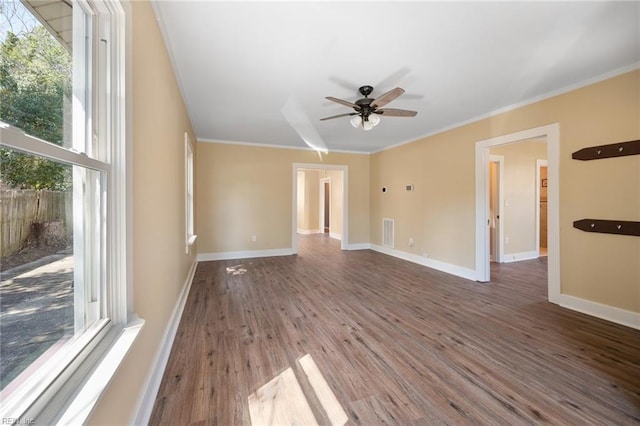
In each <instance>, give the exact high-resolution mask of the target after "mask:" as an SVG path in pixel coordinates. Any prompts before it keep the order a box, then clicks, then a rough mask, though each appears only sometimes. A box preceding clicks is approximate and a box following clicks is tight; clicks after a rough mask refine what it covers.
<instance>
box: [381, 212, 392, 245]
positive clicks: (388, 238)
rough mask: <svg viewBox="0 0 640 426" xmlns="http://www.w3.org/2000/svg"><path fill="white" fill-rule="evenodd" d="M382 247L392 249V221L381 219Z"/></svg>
mask: <svg viewBox="0 0 640 426" xmlns="http://www.w3.org/2000/svg"><path fill="white" fill-rule="evenodd" d="M382 245H383V246H385V247H391V248H393V219H386V218H385V219H382Z"/></svg>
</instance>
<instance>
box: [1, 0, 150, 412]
mask: <svg viewBox="0 0 640 426" xmlns="http://www.w3.org/2000/svg"><path fill="white" fill-rule="evenodd" d="M23 3H24V4H25V5H26V6H27V9H28V11H27V9H22V3H21V2H19V1H18V0H14V1H10V0H7V1H4V2H3V8H2V14H3V16H2V17H1V18H0V22H3V23H6V24H7V25H6V27H5V25H4V24H3V25H2V34H1V37H2V38H1V39H0V43H1V44H0V48H1V49H2V54H3V55H4V56H3V58H2V59H3V60H2V61H0V63H1V64H2V65H1V66H2V69H0V79H1V80H0V90H1V91H2V92H1V93H2V102H0V145H1V147H0V156H1V157H0V161H1V163H0V164H1V166H2V175H1V177H0V184H1V186H0V192H2V193H3V197H5V195H4V193H5V192H9V193H10V194H11V197H13V200H14V201H15V200H16V199H17V198H18V197H21V198H20V200H21V201H20V202H21V203H22V202H23V201H24V200H27V201H29V200H31V201H33V203H32V204H33V205H34V206H36V210H37V211H36V212H35V213H33V209H31V210H30V209H29V208H26V210H25V211H29V212H30V216H29V215H27V216H29V217H27V219H25V220H23V223H19V221H12V222H10V223H9V224H8V225H6V226H7V228H6V229H5V222H6V221H5V219H6V218H7V217H9V216H16V217H17V216H19V215H16V214H13V213H11V212H7V211H5V210H3V212H2V213H3V229H2V233H3V235H5V234H9V235H11V236H13V237H14V240H15V241H12V244H14V246H15V247H14V250H16V247H17V251H18V252H22V253H24V252H29V251H30V252H31V254H30V256H31V258H27V259H26V260H30V261H31V262H28V263H24V260H25V259H22V260H20V262H23V264H22V265H20V266H19V267H16V268H11V270H10V271H7V270H6V269H7V268H8V267H7V266H5V265H7V263H6V262H3V263H2V266H1V268H2V286H0V292H1V293H0V296H1V300H2V313H1V315H2V318H1V321H2V327H3V329H2V330H1V331H2V333H3V339H2V341H1V342H0V344H1V345H2V358H3V359H8V360H10V361H11V362H10V363H4V362H2V366H1V367H2V374H1V375H0V384H1V391H0V392H1V393H0V399H2V401H3V403H2V407H1V408H0V417H2V418H3V419H13V420H16V422H17V421H20V422H26V423H34V422H36V423H39V424H45V423H49V422H53V421H57V420H60V419H61V418H66V419H68V418H73V420H74V421H76V422H77V421H79V422H81V421H82V419H83V417H82V415H85V416H86V415H88V413H89V412H90V410H91V407H92V405H90V404H89V405H87V404H84V403H83V404H77V403H74V402H73V398H74V397H75V395H76V394H77V393H78V392H77V389H79V387H80V386H84V384H86V382H87V380H88V378H89V377H91V371H92V368H93V367H94V366H96V365H98V368H103V365H104V364H103V363H102V361H101V360H102V359H103V355H104V354H105V353H106V352H107V351H108V350H110V348H111V347H113V346H114V345H117V344H118V342H119V341H120V340H119V338H120V336H121V330H122V329H123V328H124V327H125V325H131V323H130V322H129V321H130V320H131V319H132V318H133V317H134V315H133V314H131V313H130V307H129V297H128V294H129V289H128V279H127V278H128V275H129V274H128V265H127V256H128V252H127V246H128V244H127V241H128V240H127V239H128V237H127V233H126V227H127V206H126V200H127V198H126V197H127V173H126V170H127V161H126V160H127V158H126V157H127V156H126V144H125V134H126V132H125V127H124V125H125V122H124V117H125V108H124V106H125V104H124V98H125V90H124V84H125V81H124V78H125V72H124V70H125V68H124V57H125V49H124V26H125V14H124V11H123V9H122V6H121V4H120V3H119V2H118V1H117V0H100V1H93V0H77V1H74V2H73V4H71V3H70V2H68V1H59V2H54V4H51V2H48V3H47V4H46V5H45V4H44V3H43V2H38V1H28V0H27V1H24V2H23ZM52 11H53V12H52ZM14 18H16V19H14ZM14 23H15V26H14ZM7 27H8V28H7ZM34 46H35V47H34ZM27 48H29V49H32V51H29V52H26V50H27ZM21 53H24V55H23V56H24V58H22V59H24V60H25V62H22V63H21V62H19V61H20V60H21V58H20V54H21ZM7 58H9V59H10V60H8V59H7ZM25 58H26V59H25ZM11 61H17V62H16V63H13V62H11ZM12 66H13V67H14V68H13V69H8V67H12ZM19 71H20V72H19ZM18 74H19V75H18ZM43 82H44V83H43ZM29 197H31V198H29ZM2 201H3V202H2V207H3V209H4V208H5V206H6V205H7V203H5V198H3V200H2ZM25 203H26V201H24V203H23V204H25ZM14 204H15V206H18V205H19V204H20V203H18V202H16V203H14ZM16 209H18V207H16ZM23 216H24V215H23ZM25 223H26V224H25ZM49 246H51V247H49ZM50 249H51V250H50ZM52 250H53V251H52ZM14 255H15V252H14V253H4V252H3V253H2V256H3V260H6V259H10V258H11V256H14ZM27 257H28V256H27ZM34 261H35V262H34ZM8 265H9V266H13V265H12V264H11V263H8ZM27 319H28V320H30V321H32V323H30V324H31V325H30V326H25V325H24V324H25V322H24V321H25V320H27ZM138 325H139V324H138ZM138 328H139V327H138ZM5 333H7V334H5ZM5 335H10V336H11V337H12V340H10V341H6V340H5V339H4V337H5ZM128 340H130V336H129V337H128ZM129 344H130V342H129ZM122 356H124V355H122ZM102 380H103V382H104V384H105V385H106V382H107V381H108V378H107V377H102ZM92 388H93V389H98V388H99V386H98V387H96V385H93V386H92ZM83 389H84V388H83ZM98 392H99V390H98ZM96 399H97V398H94V400H93V401H92V403H91V404H94V403H95V400H96ZM80 405H81V406H80ZM74 406H78V407H79V408H78V410H77V411H76V412H75V413H72V414H71V417H64V415H66V416H69V412H68V409H69V407H74ZM56 407H57V408H56ZM65 410H67V411H65ZM65 412H66V413H67V414H63V413H65ZM82 413H84V414H82ZM61 416H63V417H61Z"/></svg>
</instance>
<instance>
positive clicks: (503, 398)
mask: <svg viewBox="0 0 640 426" xmlns="http://www.w3.org/2000/svg"><path fill="white" fill-rule="evenodd" d="M339 247H340V245H339V241H336V240H332V239H330V238H328V237H327V236H325V235H321V234H320V235H308V236H303V237H300V238H299V243H298V255H296V256H286V257H272V258H260V259H246V260H236V261H215V262H202V263H200V264H199V265H198V268H197V271H196V274H195V278H194V282H193V284H192V288H191V293H190V294H189V298H188V301H187V305H186V307H185V311H184V315H183V318H182V321H181V324H180V326H179V329H178V332H177V335H176V339H175V343H174V347H173V349H172V353H171V356H170V359H169V362H168V365H167V369H166V371H165V374H164V378H163V381H162V384H161V387H160V391H159V393H158V396H157V399H156V403H155V407H154V410H153V413H152V417H151V421H150V424H153V425H156V424H198V425H205V424H211V425H216V424H217V425H236V424H238V425H240V424H251V418H250V414H249V403H248V398H249V395H251V394H252V393H254V392H256V390H257V389H259V388H261V387H262V386H263V385H265V384H267V383H268V382H270V381H271V380H272V379H274V377H276V376H278V375H280V374H281V373H283V372H284V371H285V370H287V369H289V368H291V369H293V371H294V373H295V375H296V377H300V371H299V362H297V360H298V359H300V358H301V357H303V356H305V355H307V354H309V355H310V356H311V357H312V358H313V361H315V364H317V368H318V369H319V370H320V372H321V373H322V375H323V376H324V379H325V380H326V382H327V383H328V385H329V387H330V388H331V390H332V391H333V393H334V395H335V398H336V399H337V401H338V402H339V403H340V404H341V405H342V408H343V409H344V412H345V413H346V415H347V416H348V418H349V420H348V423H349V424H363V425H370V424H384V423H386V424H402V425H405V424H406V425H414V424H415V425H417V424H421V425H423V424H491V425H494V424H509V425H515V424H539V423H551V424H563V425H585V424H601V425H614V424H615V425H621V424H639V423H640V331H638V330H634V329H631V328H626V327H623V326H619V325H616V324H612V323H609V322H606V321H603V320H599V319H596V318H592V317H589V316H587V315H583V314H580V313H576V312H573V311H570V310H566V309H563V308H560V307H558V306H556V305H553V304H551V303H548V302H547V301H546V300H547V284H546V258H541V259H539V260H532V261H525V262H519V263H512V264H501V265H496V264H494V265H492V270H491V273H492V277H493V279H492V282H491V283H484V284H480V283H475V282H471V281H467V280H464V279H461V278H457V277H454V276H450V275H447V274H445V273H441V272H438V271H434V270H431V269H428V268H425V267H422V266H420V265H416V264H413V263H409V262H405V261H402V260H399V259H395V258H392V257H389V256H385V255H383V254H380V253H376V252H373V251H369V250H362V251H352V252H343V251H341V250H340V248H339ZM302 388H303V390H305V389H304V388H305V386H304V385H303V386H302ZM311 399H313V398H311ZM310 405H311V406H312V408H313V409H314V413H317V411H318V407H317V404H315V403H314V402H313V401H311V400H310ZM316 419H320V420H319V422H320V423H328V421H327V418H326V417H325V418H323V417H322V413H321V414H320V415H319V416H318V415H317V416H316Z"/></svg>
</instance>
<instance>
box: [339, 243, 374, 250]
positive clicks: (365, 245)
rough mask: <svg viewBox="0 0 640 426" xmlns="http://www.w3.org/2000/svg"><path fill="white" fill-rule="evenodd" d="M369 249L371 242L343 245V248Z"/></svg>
mask: <svg viewBox="0 0 640 426" xmlns="http://www.w3.org/2000/svg"><path fill="white" fill-rule="evenodd" d="M370 249H371V244H369V243H355V244H348V245H347V246H346V247H345V250H370Z"/></svg>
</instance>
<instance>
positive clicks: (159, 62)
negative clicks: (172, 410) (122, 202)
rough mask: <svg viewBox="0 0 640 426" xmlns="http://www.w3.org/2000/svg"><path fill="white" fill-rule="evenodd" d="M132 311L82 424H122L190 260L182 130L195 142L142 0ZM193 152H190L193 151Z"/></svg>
mask: <svg viewBox="0 0 640 426" xmlns="http://www.w3.org/2000/svg"><path fill="white" fill-rule="evenodd" d="M130 4H131V9H132V27H133V30H132V58H133V59H132V62H133V63H132V85H131V87H132V92H131V93H130V94H129V95H130V96H131V99H132V109H133V111H132V117H131V123H132V126H133V129H132V131H133V141H132V143H133V146H132V149H133V165H132V169H133V228H132V230H131V232H133V262H134V265H133V288H134V311H135V312H136V313H137V314H138V315H139V316H140V317H142V318H143V319H144V320H145V325H144V328H143V329H142V331H141V332H140V335H139V336H138V338H137V340H136V341H135V342H134V344H133V347H132V348H131V350H130V352H129V353H128V355H127V357H126V358H125V361H124V363H123V364H122V365H121V367H120V369H119V370H118V372H117V374H116V376H115V377H114V378H113V381H112V382H111V384H110V385H109V387H108V388H107V390H106V392H105V394H104V395H103V397H102V399H101V401H100V402H99V403H98V406H97V408H96V409H95V411H94V413H93V414H92V416H91V418H90V419H89V423H90V424H96V425H97V424H102V425H124V424H128V423H129V422H130V421H131V419H132V418H133V416H134V414H135V413H134V410H135V404H136V403H137V401H138V398H139V397H140V395H141V393H142V391H143V384H144V383H145V380H146V379H147V376H148V375H149V374H150V368H151V363H152V361H153V359H154V357H155V356H156V353H157V352H158V350H159V348H160V345H161V344H162V343H163V342H162V337H163V333H164V331H165V328H166V326H167V324H168V321H169V317H170V315H171V313H172V311H173V309H174V307H175V305H176V302H177V300H178V296H179V293H180V291H181V289H182V288H183V285H184V283H185V280H186V278H187V276H188V273H189V269H190V267H191V265H192V264H193V262H194V260H195V255H193V254H192V255H185V207H184V203H185V181H184V179H185V178H184V176H185V175H184V173H185V171H184V132H185V130H187V131H189V133H190V134H191V139H192V142H194V148H196V147H195V145H196V144H195V137H194V134H193V131H192V130H191V125H190V122H189V119H188V117H187V114H186V111H185V108H184V105H183V102H182V98H181V95H180V91H179V90H178V86H177V84H176V81H175V78H174V74H173V70H172V67H171V64H170V62H169V58H168V57H167V54H166V51H165V47H164V43H163V41H162V38H161V35H160V32H159V30H158V27H157V25H156V19H155V15H154V14H153V12H152V9H151V6H150V5H149V3H148V2H142V1H135V2H131V3H130ZM196 153H197V150H196Z"/></svg>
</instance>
